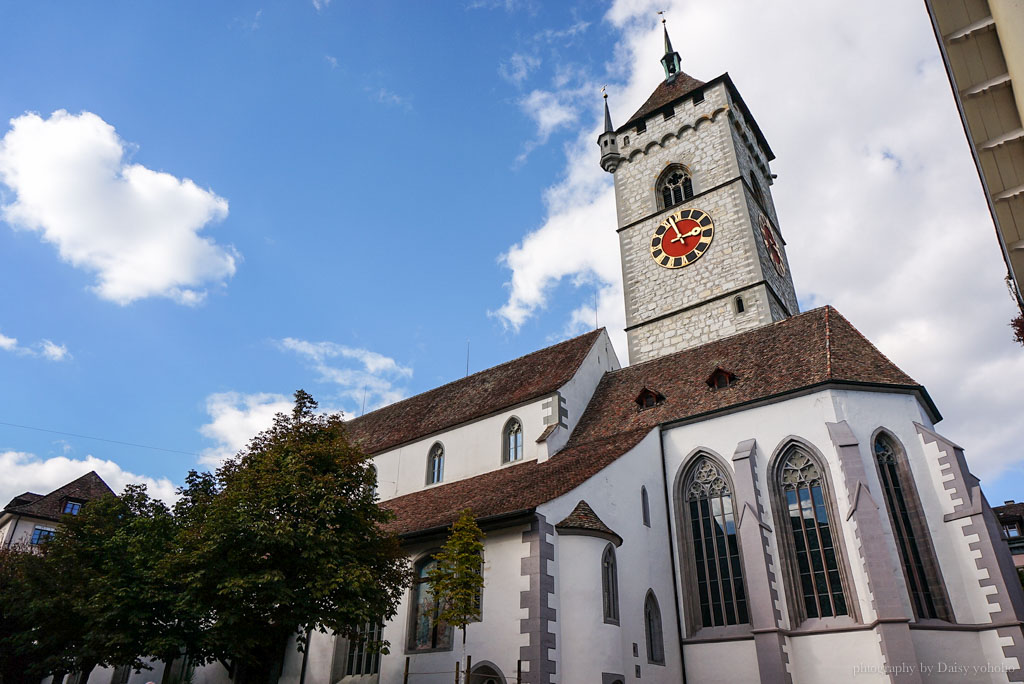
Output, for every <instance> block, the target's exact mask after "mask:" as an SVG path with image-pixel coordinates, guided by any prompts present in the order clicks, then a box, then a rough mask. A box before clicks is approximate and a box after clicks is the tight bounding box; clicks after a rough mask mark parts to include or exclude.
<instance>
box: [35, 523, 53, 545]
mask: <svg viewBox="0 0 1024 684" xmlns="http://www.w3.org/2000/svg"><path fill="white" fill-rule="evenodd" d="M56 532H57V531H56V530H55V529H53V528H52V527H42V526H40V525H36V528H35V529H34V530H33V531H32V544H33V545H38V544H42V543H43V542H45V541H46V540H47V539H52V538H53V535H54V534H55V533H56Z"/></svg>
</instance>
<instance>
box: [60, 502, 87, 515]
mask: <svg viewBox="0 0 1024 684" xmlns="http://www.w3.org/2000/svg"><path fill="white" fill-rule="evenodd" d="M81 510H82V502H81V501H74V500H73V499H67V500H65V501H64V506H63V508H62V509H61V513H64V514H66V515H78V513H79V511H81Z"/></svg>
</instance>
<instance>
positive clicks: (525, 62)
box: [498, 52, 540, 86]
mask: <svg viewBox="0 0 1024 684" xmlns="http://www.w3.org/2000/svg"><path fill="white" fill-rule="evenodd" d="M539 66H540V58H539V57H535V56H534V55H524V54H522V53H519V52H516V53H514V54H513V55H512V56H511V57H509V58H508V61H507V62H502V63H501V64H499V65H498V75H499V76H501V77H502V78H503V79H505V80H506V81H508V82H509V83H511V84H513V85H516V86H518V85H521V84H522V82H523V81H525V80H526V78H527V77H528V76H529V75H530V72H532V71H534V70H536V69H537V67H539Z"/></svg>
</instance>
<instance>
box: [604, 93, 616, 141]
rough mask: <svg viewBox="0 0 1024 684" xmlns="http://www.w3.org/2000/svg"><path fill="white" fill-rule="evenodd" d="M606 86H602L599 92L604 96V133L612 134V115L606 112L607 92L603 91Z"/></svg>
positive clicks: (613, 129)
mask: <svg viewBox="0 0 1024 684" xmlns="http://www.w3.org/2000/svg"><path fill="white" fill-rule="evenodd" d="M607 87H608V86H602V87H601V92H602V93H603V94H604V132H605V133H614V132H615V128H614V127H613V126H612V115H611V113H610V112H609V111H608V91H607V90H605V88H607Z"/></svg>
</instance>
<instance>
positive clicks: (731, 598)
mask: <svg viewBox="0 0 1024 684" xmlns="http://www.w3.org/2000/svg"><path fill="white" fill-rule="evenodd" d="M684 499H685V501H684V510H685V511H686V516H687V518H688V523H689V532H690V559H691V561H692V565H691V572H690V576H691V584H692V586H694V587H695V588H696V597H697V604H698V608H699V612H700V624H701V626H702V627H718V626H723V625H737V624H743V623H746V622H748V617H747V597H746V594H745V593H744V590H743V571H742V567H741V565H740V550H739V540H738V538H737V536H736V534H737V532H736V518H735V515H734V512H733V499H732V491H731V490H730V488H729V482H728V480H726V478H725V474H724V473H723V472H722V469H721V468H720V467H719V466H718V464H716V463H715V462H714V461H713V460H712V459H710V458H708V457H707V456H701V457H699V459H698V460H697V462H696V463H695V464H694V466H693V468H692V469H691V471H690V475H689V477H688V478H687V479H686V486H685V489H684Z"/></svg>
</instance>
